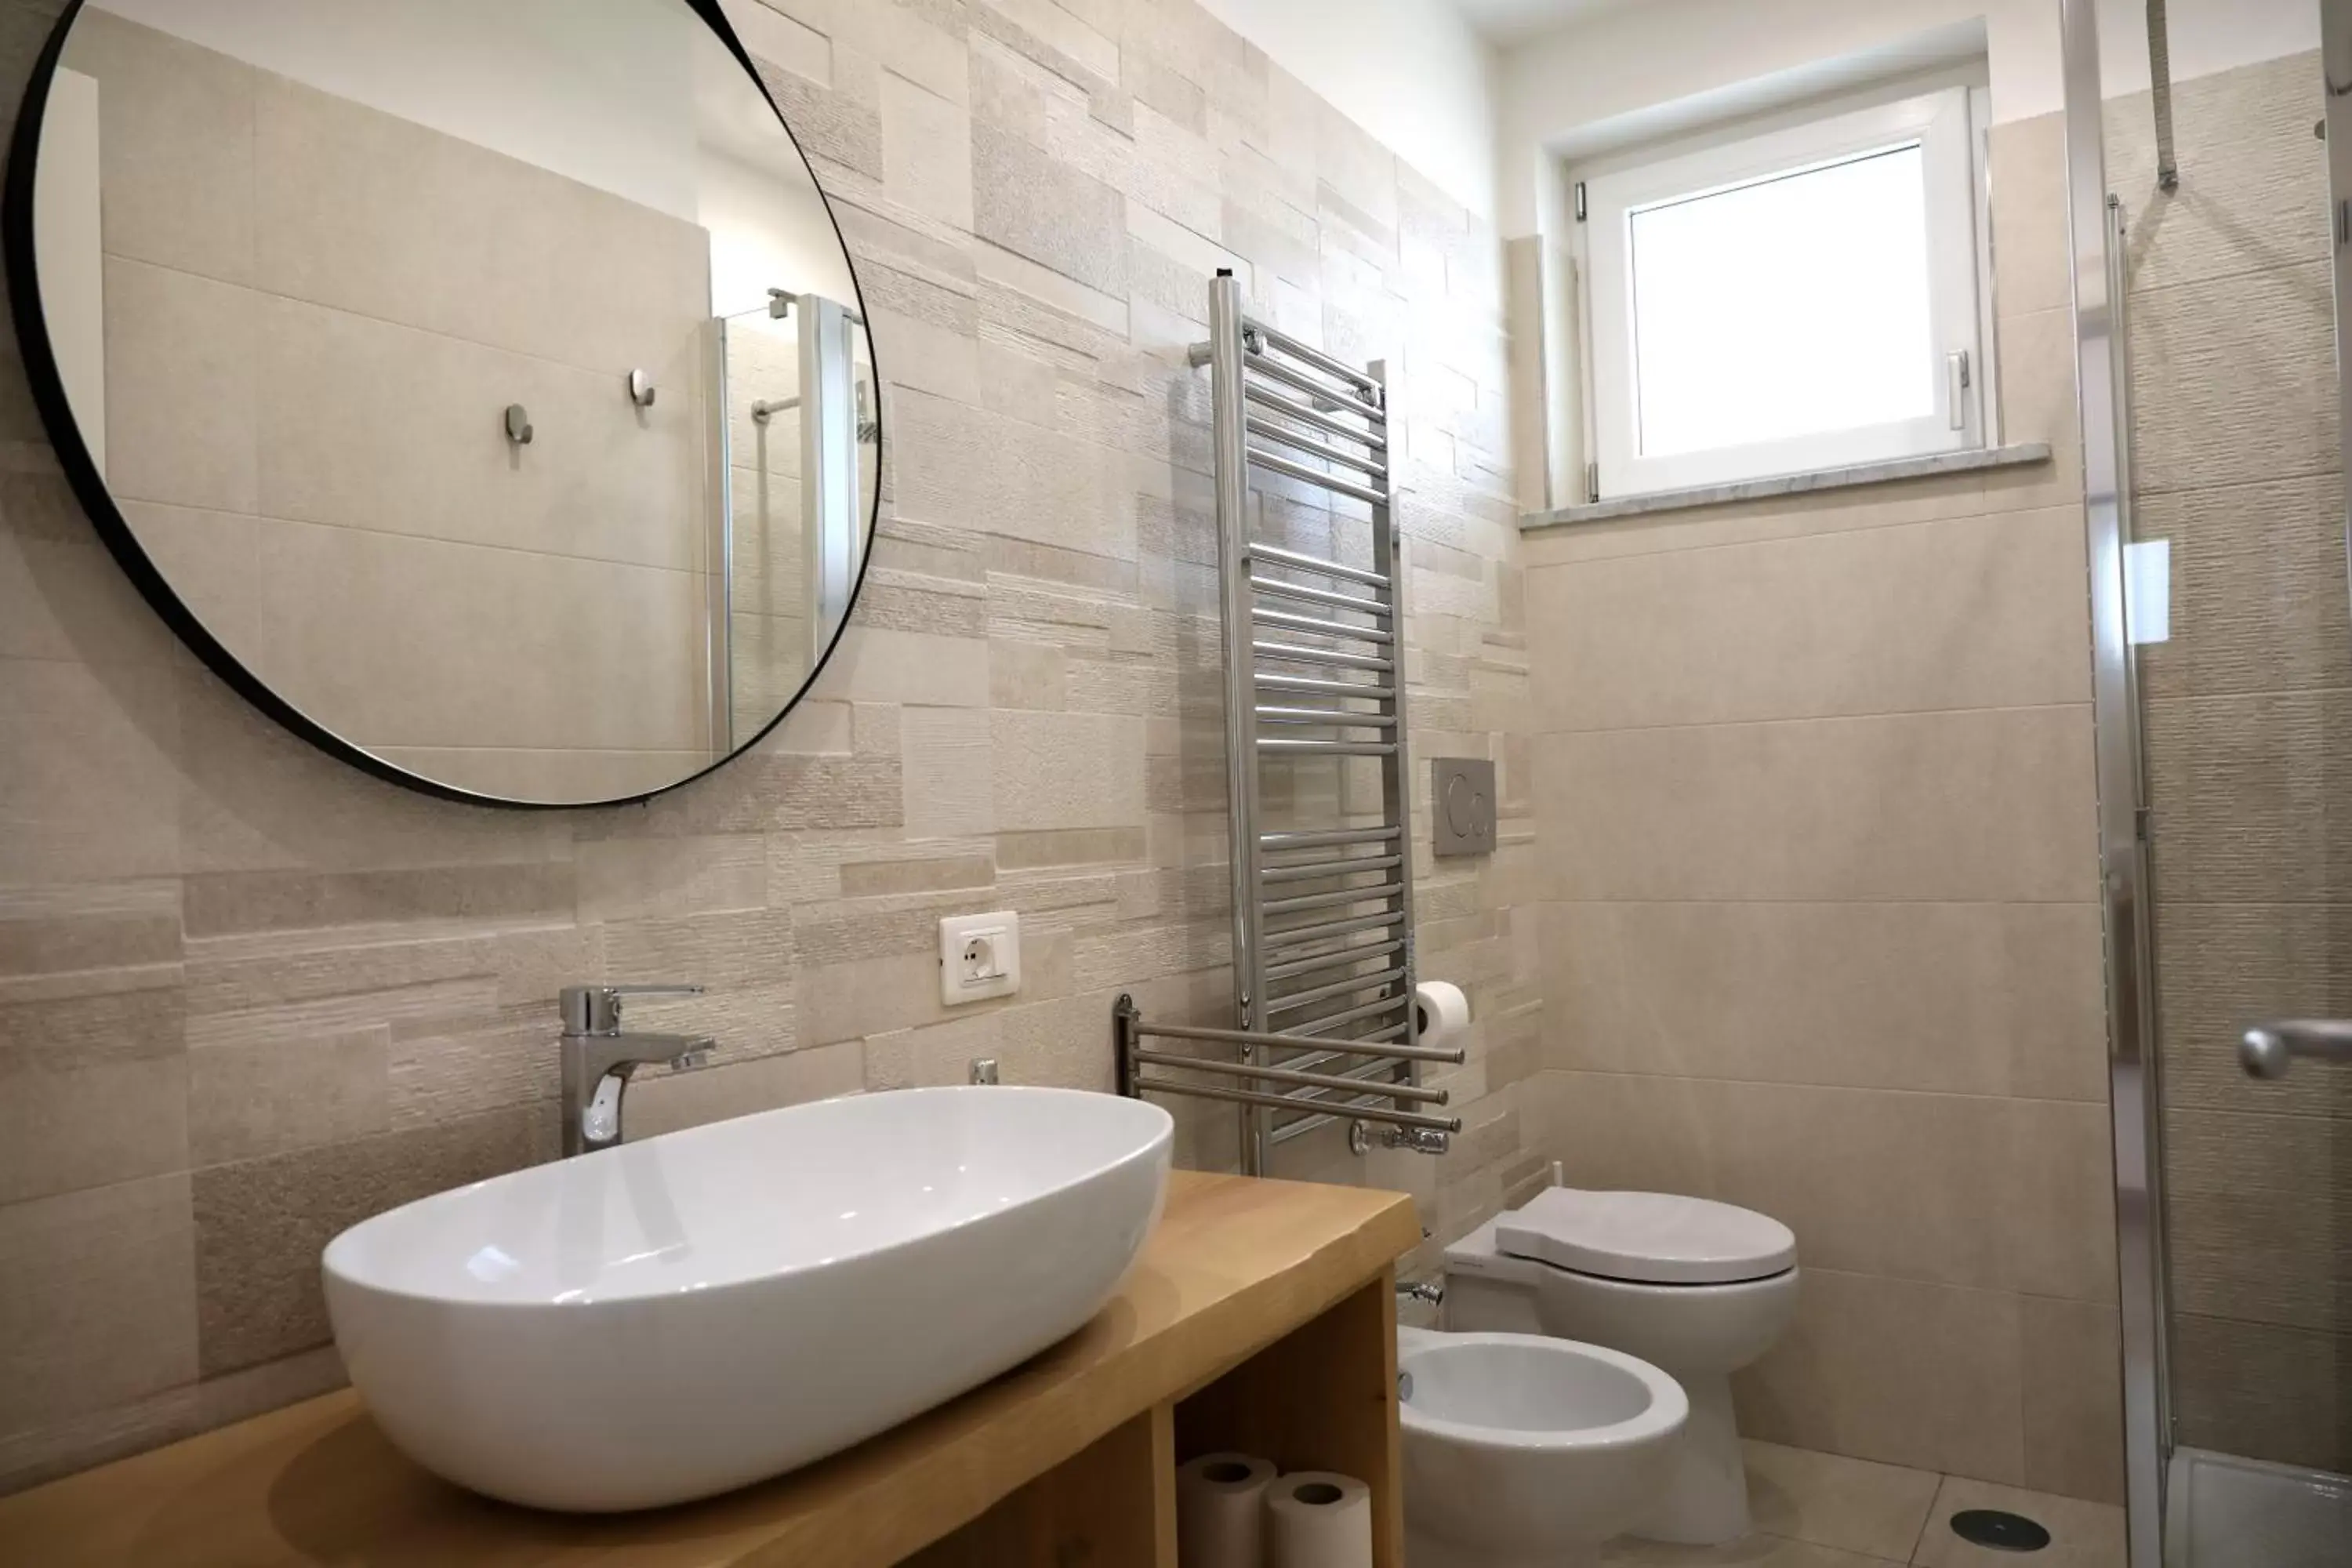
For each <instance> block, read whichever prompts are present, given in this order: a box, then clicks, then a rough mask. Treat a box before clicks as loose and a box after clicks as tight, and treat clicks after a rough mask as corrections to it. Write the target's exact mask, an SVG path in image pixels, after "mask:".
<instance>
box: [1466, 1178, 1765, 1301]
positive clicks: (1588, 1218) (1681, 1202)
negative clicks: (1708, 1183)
mask: <svg viewBox="0 0 2352 1568" xmlns="http://www.w3.org/2000/svg"><path fill="white" fill-rule="evenodd" d="M1495 1247H1496V1250H1497V1251H1500V1252H1503V1253H1505V1254H1507V1255H1509V1256H1512V1257H1515V1258H1526V1259H1528V1261H1530V1262H1536V1263H1544V1264H1549V1265H1550V1266H1551V1267H1552V1268H1564V1269H1567V1270H1569V1271H1570V1272H1571V1273H1575V1274H1585V1275H1590V1276H1591V1277H1593V1278H1595V1279H1621V1280H1625V1281H1627V1282H1629V1283H1633V1284H1641V1285H1734V1284H1739V1283H1742V1282H1744V1281H1747V1280H1752V1279H1770V1278H1771V1277H1772V1276H1774V1275H1776V1274H1785V1273H1787V1272H1788V1271H1789V1270H1790V1269H1791V1268H1795V1267H1796V1264H1797V1237H1796V1236H1795V1234H1794V1233H1793V1232H1791V1231H1790V1229H1789V1227H1788V1226H1785V1225H1782V1224H1781V1223H1780V1221H1779V1220H1776V1219H1773V1218H1772V1217H1770V1216H1769V1215H1760V1214H1758V1213H1756V1212H1754V1211H1753V1210H1751V1209H1743V1208H1738V1207H1736V1206H1734V1205H1730V1204H1719V1203H1716V1202H1714V1201H1712V1200H1710V1199H1707V1198H1692V1197H1684V1196H1681V1195H1679V1194H1673V1193H1622V1192H1584V1191H1580V1190H1579V1189H1577V1188H1574V1187H1548V1188H1546V1189H1545V1190H1544V1191H1542V1192H1539V1193H1538V1194H1536V1195H1535V1196H1534V1197H1533V1198H1531V1199H1529V1200H1528V1203H1527V1205H1525V1206H1524V1207H1521V1208H1517V1209H1514V1210H1511V1211H1510V1212H1508V1213H1507V1214H1504V1215H1499V1216H1498V1217H1497V1218H1496V1222H1495Z"/></svg>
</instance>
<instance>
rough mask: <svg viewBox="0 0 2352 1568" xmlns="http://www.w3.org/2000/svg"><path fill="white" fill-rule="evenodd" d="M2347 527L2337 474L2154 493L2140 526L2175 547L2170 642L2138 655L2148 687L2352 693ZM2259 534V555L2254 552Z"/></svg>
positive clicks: (2162, 693)
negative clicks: (2340, 586) (2343, 585)
mask: <svg viewBox="0 0 2352 1568" xmlns="http://www.w3.org/2000/svg"><path fill="white" fill-rule="evenodd" d="M2343 520H2344V479H2343V476H2342V475H2341V474H2340V473H2326V474H2319V475H2315V476H2313V477H2310V478H2307V479H2283V480H2280V481H2277V482H2275V483H2268V484H2254V485H2245V486H2231V487H2223V488H2219V489H2197V490H2185V491H2179V492H2176V493H2174V494H2170V495H2160V496H2151V497H2148V498H2147V500H2146V501H2144V502H2143V503H2142V504H2141V506H2140V508H2139V516H2138V520H2137V525H2136V528H2137V532H2138V534H2139V536H2140V537H2142V538H2144V539H2163V540H2168V541H2169V542H2170V543H2171V548H2172V606H2171V608H2172V622H2171V634H2172V635H2171V637H2170V638H2169V640H2168V641H2165V642H2161V643H2151V644H2147V645H2146V646H2144V647H2142V648H2141V649H2140V669H2141V689H2142V691H2143V692H2144V693H2145V694H2146V695H2147V697H2148V698H2149V699H2172V698H2180V697H2202V696H2212V697H2223V696H2230V695H2234V694H2239V693H2244V692H2252V691H2287V690H2297V689H2310V688H2315V687H2340V686H2347V685H2352V617H2347V612H2346V603H2347V600H2346V595H2342V594H2339V593H2336V591H2335V590H2336V587H2337V583H2336V578H2337V577H2338V576H2340V575H2341V574H2342V573H2341V571H2340V568H2341V567H2342V565H2343V555H2344V539H2343V532H2344V527H2343ZM2257 537H2258V538H2260V540H2261V541H2262V547H2261V548H2259V549H2249V548H2247V541H2248V540H2249V539H2252V538H2257ZM2255 607H2259V611H2260V613H2259V614H2251V613H2249V611H2250V610H2251V609H2253V608H2255Z"/></svg>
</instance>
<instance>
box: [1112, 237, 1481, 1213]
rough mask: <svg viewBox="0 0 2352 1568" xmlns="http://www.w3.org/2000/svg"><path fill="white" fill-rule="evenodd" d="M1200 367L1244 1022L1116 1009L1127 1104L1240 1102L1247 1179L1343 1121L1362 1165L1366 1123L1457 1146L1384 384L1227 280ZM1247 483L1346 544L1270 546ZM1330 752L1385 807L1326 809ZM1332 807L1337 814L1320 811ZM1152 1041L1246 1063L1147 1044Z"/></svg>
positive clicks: (1395, 1139) (1417, 1145)
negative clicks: (1413, 749) (1272, 1155)
mask: <svg viewBox="0 0 2352 1568" xmlns="http://www.w3.org/2000/svg"><path fill="white" fill-rule="evenodd" d="M1192 364H1193V366H1194V367H1195V368H1196V369H1197V368H1199V367H1200V366H1202V365H1206V366H1207V367H1208V368H1209V371H1210V376H1211V388H1212V403H1213V412H1212V416H1211V428H1212V435H1213V447H1214V456H1215V470H1216V496H1217V559H1218V565H1219V570H1220V574H1221V576H1222V579H1223V613H1224V670H1225V703H1224V708H1225V762H1226V779H1225V787H1226V799H1227V817H1228V820H1229V823H1230V826H1231V835H1232V848H1231V854H1232V868H1233V960H1234V963H1233V967H1234V1010H1235V1013H1236V1014H1237V1015H1238V1023H1239V1027H1237V1028H1233V1029H1208V1028H1195V1027H1192V1026H1176V1025H1163V1024H1153V1023H1150V1022H1148V1021H1146V1020H1145V1019H1144V1018H1143V1017H1142V1016H1141V1015H1140V1013H1139V1011H1138V1009H1137V1008H1136V1005H1135V1004H1134V1002H1133V1001H1132V1000H1131V999H1130V998H1129V997H1125V996H1122V997H1120V998H1119V999H1118V1006H1117V1008H1116V1009H1115V1010H1114V1015H1113V1029H1114V1035H1115V1037H1116V1041H1117V1045H1118V1085H1119V1092H1120V1093H1122V1094H1129V1095H1139V1094H1143V1093H1147V1092H1149V1093H1154V1094H1175V1095H1189V1096H1192V1097H1193V1098H1196V1099H1203V1100H1223V1101H1226V1102H1229V1103H1232V1104H1234V1105H1237V1106H1239V1107H1240V1108H1241V1113H1242V1151H1241V1158H1242V1169H1243V1170H1244V1172H1245V1173H1249V1174H1252V1175H1255V1174H1260V1173H1263V1172H1264V1171H1265V1165H1266V1159H1267V1155H1268V1152H1270V1151H1271V1150H1272V1149H1273V1148H1274V1146H1276V1145H1277V1144H1280V1143H1283V1142H1288V1141H1289V1140H1291V1139H1293V1138H1297V1137H1302V1136H1304V1135H1305V1134H1307V1133H1308V1132H1311V1131H1315V1130H1316V1129H1318V1128H1319V1127H1324V1126H1328V1125H1330V1124H1331V1123H1332V1122H1334V1121H1349V1122H1350V1123H1352V1125H1351V1127H1350V1131H1349V1141H1350V1145H1351V1146H1352V1147H1354V1148H1355V1149H1356V1150H1357V1151H1358V1152H1363V1150H1364V1149H1365V1148H1367V1147H1368V1146H1369V1144H1370V1141H1371V1136H1372V1135H1371V1134H1370V1133H1369V1132H1368V1131H1367V1128H1368V1125H1369V1126H1377V1127H1379V1128H1380V1129H1381V1132H1380V1134H1379V1137H1380V1139H1381V1142H1386V1143H1388V1144H1390V1145H1391V1146H1402V1147H1409V1148H1414V1149H1420V1150H1423V1151H1426V1152H1443V1151H1444V1148H1445V1147H1446V1140H1447V1137H1448V1135H1449V1134H1451V1133H1454V1132H1458V1131H1461V1127H1462V1123H1461V1121H1460V1119H1459V1118H1456V1117H1451V1116H1439V1115H1433V1114H1431V1113H1430V1112H1429V1110H1426V1109H1422V1108H1429V1107H1442V1106H1444V1104H1445V1103H1446V1101H1447V1098H1448V1097H1447V1091H1446V1090H1444V1089H1427V1088H1424V1087H1423V1086H1422V1084H1421V1079H1420V1071H1419V1068H1420V1065H1421V1064H1422V1063H1423V1062H1452V1063H1458V1062H1460V1061H1461V1060H1462V1059H1463V1053H1462V1052H1461V1051H1460V1050H1459V1049H1448V1048H1439V1047H1426V1046H1423V1045H1422V1044H1421V1041H1420V1028H1419V1023H1418V1020H1417V1018H1416V1016H1415V1008H1414V1007H1413V997H1412V988H1413V978H1414V964H1413V931H1412V791H1411V788H1410V785H1409V784H1408V782H1407V778H1406V773H1405V715H1404V687H1405V682H1404V660H1403V648H1404V636H1403V632H1404V617H1403V613H1402V612H1403V604H1402V596H1401V591H1402V584H1403V580H1404V574H1403V570H1402V561H1401V556H1400V552H1399V549H1398V541H1397V535H1396V530H1395V526H1394V523H1393V522H1392V521H1391V508H1390V496H1391V482H1392V481H1391V465H1390V449H1391V448H1390V440H1389V416H1388V389H1387V385H1386V381H1385V375H1384V370H1383V367H1382V366H1381V364H1380V363H1374V364H1372V365H1371V366H1370V367H1369V368H1358V367H1356V366H1354V365H1350V364H1348V363H1345V362H1344V361H1341V360H1339V359H1336V358H1334V357H1332V356H1331V355H1329V354H1327V353H1324V352H1323V351H1321V350H1320V349H1317V348H1314V347H1311V346H1310V345H1308V344H1307V343H1303V342H1299V341H1298V340H1297V339H1296V338H1293V337H1290V336H1288V335H1287V334H1286V333H1283V332H1280V331H1276V330H1275V329H1273V328H1272V327H1268V326H1266V325H1265V324H1264V323H1262V322H1258V321H1251V320H1250V319H1248V318H1247V317H1246V316H1245V315H1244V313H1243V310H1242V300H1241V287H1240V284H1239V282H1238V281H1237V280H1236V279H1234V277H1233V276H1232V275H1231V274H1230V273H1227V272H1222V271H1221V272H1220V273H1218V275H1217V277H1216V278H1215V279H1214V280H1213V281H1212V282H1211V283H1210V285H1209V341H1208V342H1205V343H1196V344H1194V345H1193V346H1192ZM1276 447H1280V448H1284V449H1283V450H1276ZM1292 454H1297V455H1296V456H1293V455H1292ZM1252 468H1255V469H1256V470H1258V471H1259V472H1260V473H1261V474H1265V475H1271V476H1275V477H1276V479H1278V480H1281V481H1287V485H1286V486H1276V487H1274V488H1272V489H1271V490H1270V491H1269V493H1268V494H1267V495H1264V496H1261V501H1262V503H1264V505H1265V510H1267V511H1268V512H1269V513H1273V512H1275V511H1276V502H1277V501H1291V500H1297V501H1298V502H1300V504H1299V505H1297V507H1296V508H1295V509H1291V510H1295V512H1296V514H1297V516H1298V517H1301V518H1304V519H1307V520H1310V522H1309V525H1310V526H1320V525H1325V524H1328V532H1329V538H1328V546H1327V549H1328V553H1318V552H1309V551H1305V550H1298V549H1292V548H1288V547H1286V546H1285V545H1281V544H1276V543H1274V542H1271V541H1268V540H1266V539H1264V538H1262V537H1259V535H1262V534H1264V533H1265V532H1269V531H1273V525H1272V522H1271V521H1269V520H1262V524H1263V525H1262V526H1260V527H1259V528H1256V529H1253V527H1252V526H1251V521H1250V510H1251V501H1250V494H1251V489H1250V470H1251V469H1252ZM1325 508H1328V513H1327V512H1326V511H1325V510H1320V509H1325ZM1367 514H1369V515H1367ZM1322 760H1330V761H1331V762H1332V763H1333V764H1334V769H1335V771H1336V772H1337V773H1346V772H1347V771H1348V770H1349V769H1350V768H1355V767H1359V766H1360V764H1361V763H1373V764H1375V765H1376V767H1377V771H1378V775H1379V782H1378V786H1377V792H1376V793H1377V800H1378V804H1377V805H1376V806H1373V805H1369V804H1368V805H1365V806H1364V807H1363V808H1361V809H1353V810H1351V809H1349V803H1350V797H1351V795H1353V794H1354V793H1355V792H1354V791H1353V790H1351V788H1350V787H1349V786H1350V784H1351V783H1352V782H1353V781H1351V780H1350V779H1349V778H1346V777H1335V778H1333V779H1331V780H1328V781H1324V782H1328V784H1330V785H1331V788H1330V790H1329V792H1328V803H1327V802H1326V801H1325V800H1324V799H1323V798H1321V797H1320V796H1318V794H1317V791H1316V788H1315V786H1314V784H1313V783H1310V782H1307V781H1305V780H1303V779H1302V778H1301V777H1300V776H1299V775H1300V774H1301V773H1302V771H1303V770H1304V768H1305V766H1306V764H1307V763H1311V762H1318V761H1322ZM1269 769H1274V770H1278V771H1277V772H1276V773H1274V775H1273V778H1274V782H1276V784H1278V785H1280V786H1282V787H1280V788H1278V789H1277V790H1276V791H1275V792H1272V793H1275V794H1276V795H1278V796H1279V797H1280V798H1282V799H1284V800H1286V801H1287V802H1290V803H1292V804H1291V807H1290V810H1289V811H1288V812H1287V813H1286V820H1285V821H1284V822H1282V823H1281V824H1280V825H1279V826H1271V827H1270V826H1268V824H1267V821H1266V812H1265V802H1266V798H1267V795H1268V794H1269V793H1270V792H1269V791H1268V789H1267V788H1266V785H1267V784H1268V782H1269V778H1268V770H1269ZM1368 793H1370V792H1368ZM1302 798H1303V799H1304V800H1305V801H1306V802H1307V805H1304V806H1303V807H1302V806H1301V805H1299V804H1298V802H1299V801H1300V800H1301V799H1302ZM1326 804H1328V810H1327V811H1325V812H1323V813H1322V814H1321V815H1322V818H1323V819H1321V820H1315V821H1309V820H1307V816H1309V815H1310V814H1311V813H1312V811H1313V807H1314V806H1316V805H1326ZM1154 1039H1158V1040H1171V1041H1183V1042H1189V1043H1192V1044H1197V1045H1209V1046H1218V1047H1230V1050H1229V1052H1227V1053H1225V1054H1223V1055H1218V1056H1209V1055H1199V1054H1192V1053H1183V1052H1178V1051H1173V1050H1161V1049H1153V1048H1150V1047H1148V1046H1147V1045H1146V1043H1145V1042H1146V1041H1148V1040H1154ZM1147 1068H1157V1069H1160V1070H1158V1071H1156V1072H1150V1073H1147V1072H1146V1070H1145V1069H1147ZM1171 1074H1176V1075H1180V1076H1171ZM1408 1108H1412V1109H1408Z"/></svg>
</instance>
